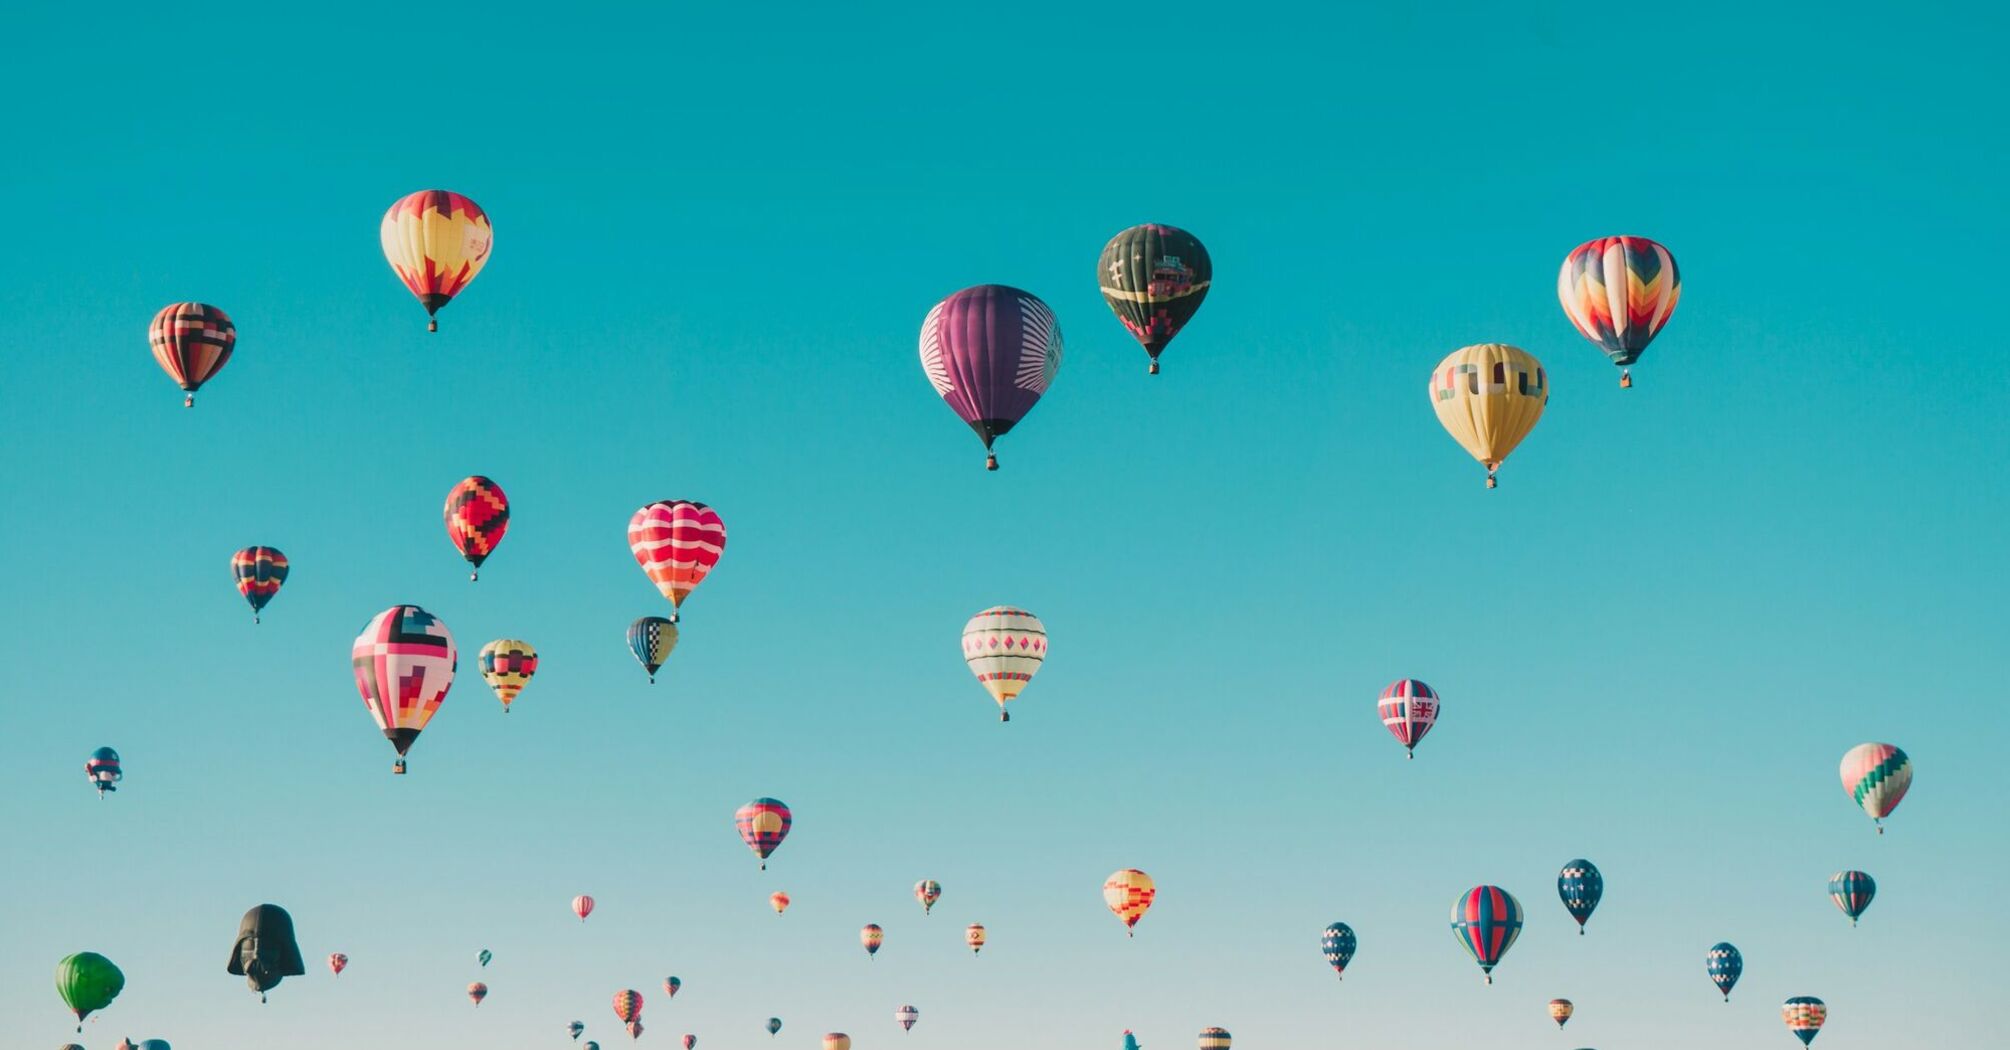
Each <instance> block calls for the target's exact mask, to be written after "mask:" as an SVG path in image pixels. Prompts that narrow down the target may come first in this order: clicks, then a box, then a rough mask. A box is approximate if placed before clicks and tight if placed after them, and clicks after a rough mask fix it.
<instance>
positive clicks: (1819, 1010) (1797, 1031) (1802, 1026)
mask: <svg viewBox="0 0 2010 1050" xmlns="http://www.w3.org/2000/svg"><path fill="white" fill-rule="evenodd" d="M1780 1018H1781V1020H1784V1021H1785V1022H1787V1031H1789V1032H1792V1033H1794V1037H1795V1038H1796V1039H1799V1040H1800V1041H1801V1045H1802V1046H1806V1045H1808V1044H1810V1043H1813V1042H1814V1041H1815V1035H1816V1033H1818V1032H1820V1031H1821V1030H1822V1025H1823V1024H1824V1023H1826V1022H1827V1021H1828V1019H1829V1008H1828V1004H1827V1003H1824V1002H1822V1001H1821V1000H1820V999H1817V998H1815V997H1814V996H1812V995H1796V996H1794V997H1793V998H1792V999H1789V1000H1787V1001H1786V1002H1784V1003H1781V1004H1780Z"/></svg>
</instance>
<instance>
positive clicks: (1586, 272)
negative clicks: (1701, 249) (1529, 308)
mask: <svg viewBox="0 0 2010 1050" xmlns="http://www.w3.org/2000/svg"><path fill="white" fill-rule="evenodd" d="M1556 297H1557V299H1559V300H1560V301H1562V303H1563V312H1564V314H1565V315H1566V316H1568V317H1569V318H1570V323H1571V324H1573V325H1575V326H1576V327H1577V332H1578V334H1579V335H1582V336H1583V337H1585V338H1586V339H1589V340H1591V341H1592V342H1593V343H1596V344H1597V345H1598V348H1599V349H1601V350H1604V351H1605V356H1607V357H1609V358H1611V359H1612V363H1613V364H1615V365H1618V366H1619V385H1620V386H1621V387H1630V386H1632V385H1633V372H1632V370H1631V369H1630V368H1628V367H1627V366H1628V365H1631V364H1632V363H1633V362H1634V361H1636V360H1638V359H1639V357H1640V354H1641V351H1644V350H1646V349H1647V344H1648V343H1650V342H1652V341H1653V340H1654V337H1655V336H1656V335H1657V334H1659V333H1660V331H1661V326H1663V325H1665V324H1667V323H1668V318H1669V317H1671V316H1672V315H1673V314H1674V313H1675V304H1676V302H1677V301H1679V300H1680V299H1681V298H1682V271H1681V270H1680V269H1678V268H1676V266H1675V256H1674V255H1672V254H1670V253H1669V251H1668V249H1666V248H1663V247H1662V246H1661V245H1659V244H1656V243H1654V242H1653V241H1650V240H1648V239H1647V238H1645V237H1599V238H1596V239H1593V240H1589V241H1586V242H1584V243H1583V244H1580V245H1578V246H1577V248H1576V249H1575V250H1573V251H1572V252H1571V253H1570V254H1569V255H1567V256H1564V259H1563V269H1562V270H1560V271H1558V273H1557V275H1556Z"/></svg>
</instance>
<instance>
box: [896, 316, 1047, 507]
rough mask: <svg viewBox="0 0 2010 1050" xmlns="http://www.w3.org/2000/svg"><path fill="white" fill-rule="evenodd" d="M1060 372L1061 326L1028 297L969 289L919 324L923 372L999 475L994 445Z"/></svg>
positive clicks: (986, 460)
mask: <svg viewBox="0 0 2010 1050" xmlns="http://www.w3.org/2000/svg"><path fill="white" fill-rule="evenodd" d="M1060 367H1061V327H1060V325H1059V324H1057V323H1055V321H1054V311H1052V310H1050V309H1048V308H1047V304H1046V303H1043V302H1041V301H1040V300H1039V299H1038V298H1036V297H1035V296H1034V295H1033V294H1032V293H1030V292H1022V291H1020V290H1019V289H1017V288H1007V287H1005V286H1004V285H1002V284H981V285H978V286H977V287H975V288H965V289H964V290H962V291H960V292H957V293H956V294H955V295H952V296H950V297H949V298H947V299H944V300H942V301H941V302H939V303H937V304H935V308H934V309H932V310H930V311H928V317H927V318H926V319H924V320H923V321H922V322H921V370H922V372H923V373H924V374H925V375H927V377H928V382H929V384H930V385H931V386H933V387H935V392H936V393H937V394H940V395H941V396H942V399H943V400H944V401H947V402H949V407H950V408H952V409H954V410H955V411H956V414H957V415H958V416H959V417H961V418H962V420H963V421H964V422H965V423H968V424H970V429H972V430H974V431H976V432H977V436H978V437H979V438H981V439H983V441H984V453H985V459H984V466H985V469H987V470H997V469H998V456H997V454H996V453H994V452H992V450H991V444H992V442H994V441H996V440H997V439H998V438H999V437H1001V436H1003V435H1004V434H1005V432H1007V431H1009V430H1011V429H1012V428H1013V427H1014V426H1016V425H1017V424H1018V422H1019V421H1020V420H1021V419H1024V418H1025V416H1026V413H1028V412H1030V411H1032V409H1033V404H1034V402H1036V401H1039V400H1040V395H1041V394H1044V393H1046V392H1047V387H1048V385H1049V384H1051V383H1052V382H1053V381H1054V373H1055V371H1057V370H1058V369H1059V368H1060Z"/></svg>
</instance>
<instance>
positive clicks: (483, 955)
mask: <svg viewBox="0 0 2010 1050" xmlns="http://www.w3.org/2000/svg"><path fill="white" fill-rule="evenodd" d="M493 958H495V953H494V952H491V951H489V950H488V949H487V948H483V949H482V950H481V951H478V952H476V953H475V961H476V962H478V963H480V964H481V965H482V967H483V968H484V969H486V968H487V967H488V964H489V960H490V959H493Z"/></svg>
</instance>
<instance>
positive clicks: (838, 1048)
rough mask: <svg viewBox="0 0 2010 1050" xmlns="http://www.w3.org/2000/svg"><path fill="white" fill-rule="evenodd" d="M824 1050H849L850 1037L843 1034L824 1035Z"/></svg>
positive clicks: (829, 1033) (828, 1033) (831, 1033)
mask: <svg viewBox="0 0 2010 1050" xmlns="http://www.w3.org/2000/svg"><path fill="white" fill-rule="evenodd" d="M824 1050H851V1036H848V1035H846V1034H844V1033H843V1032H827V1033H825V1034H824Z"/></svg>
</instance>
